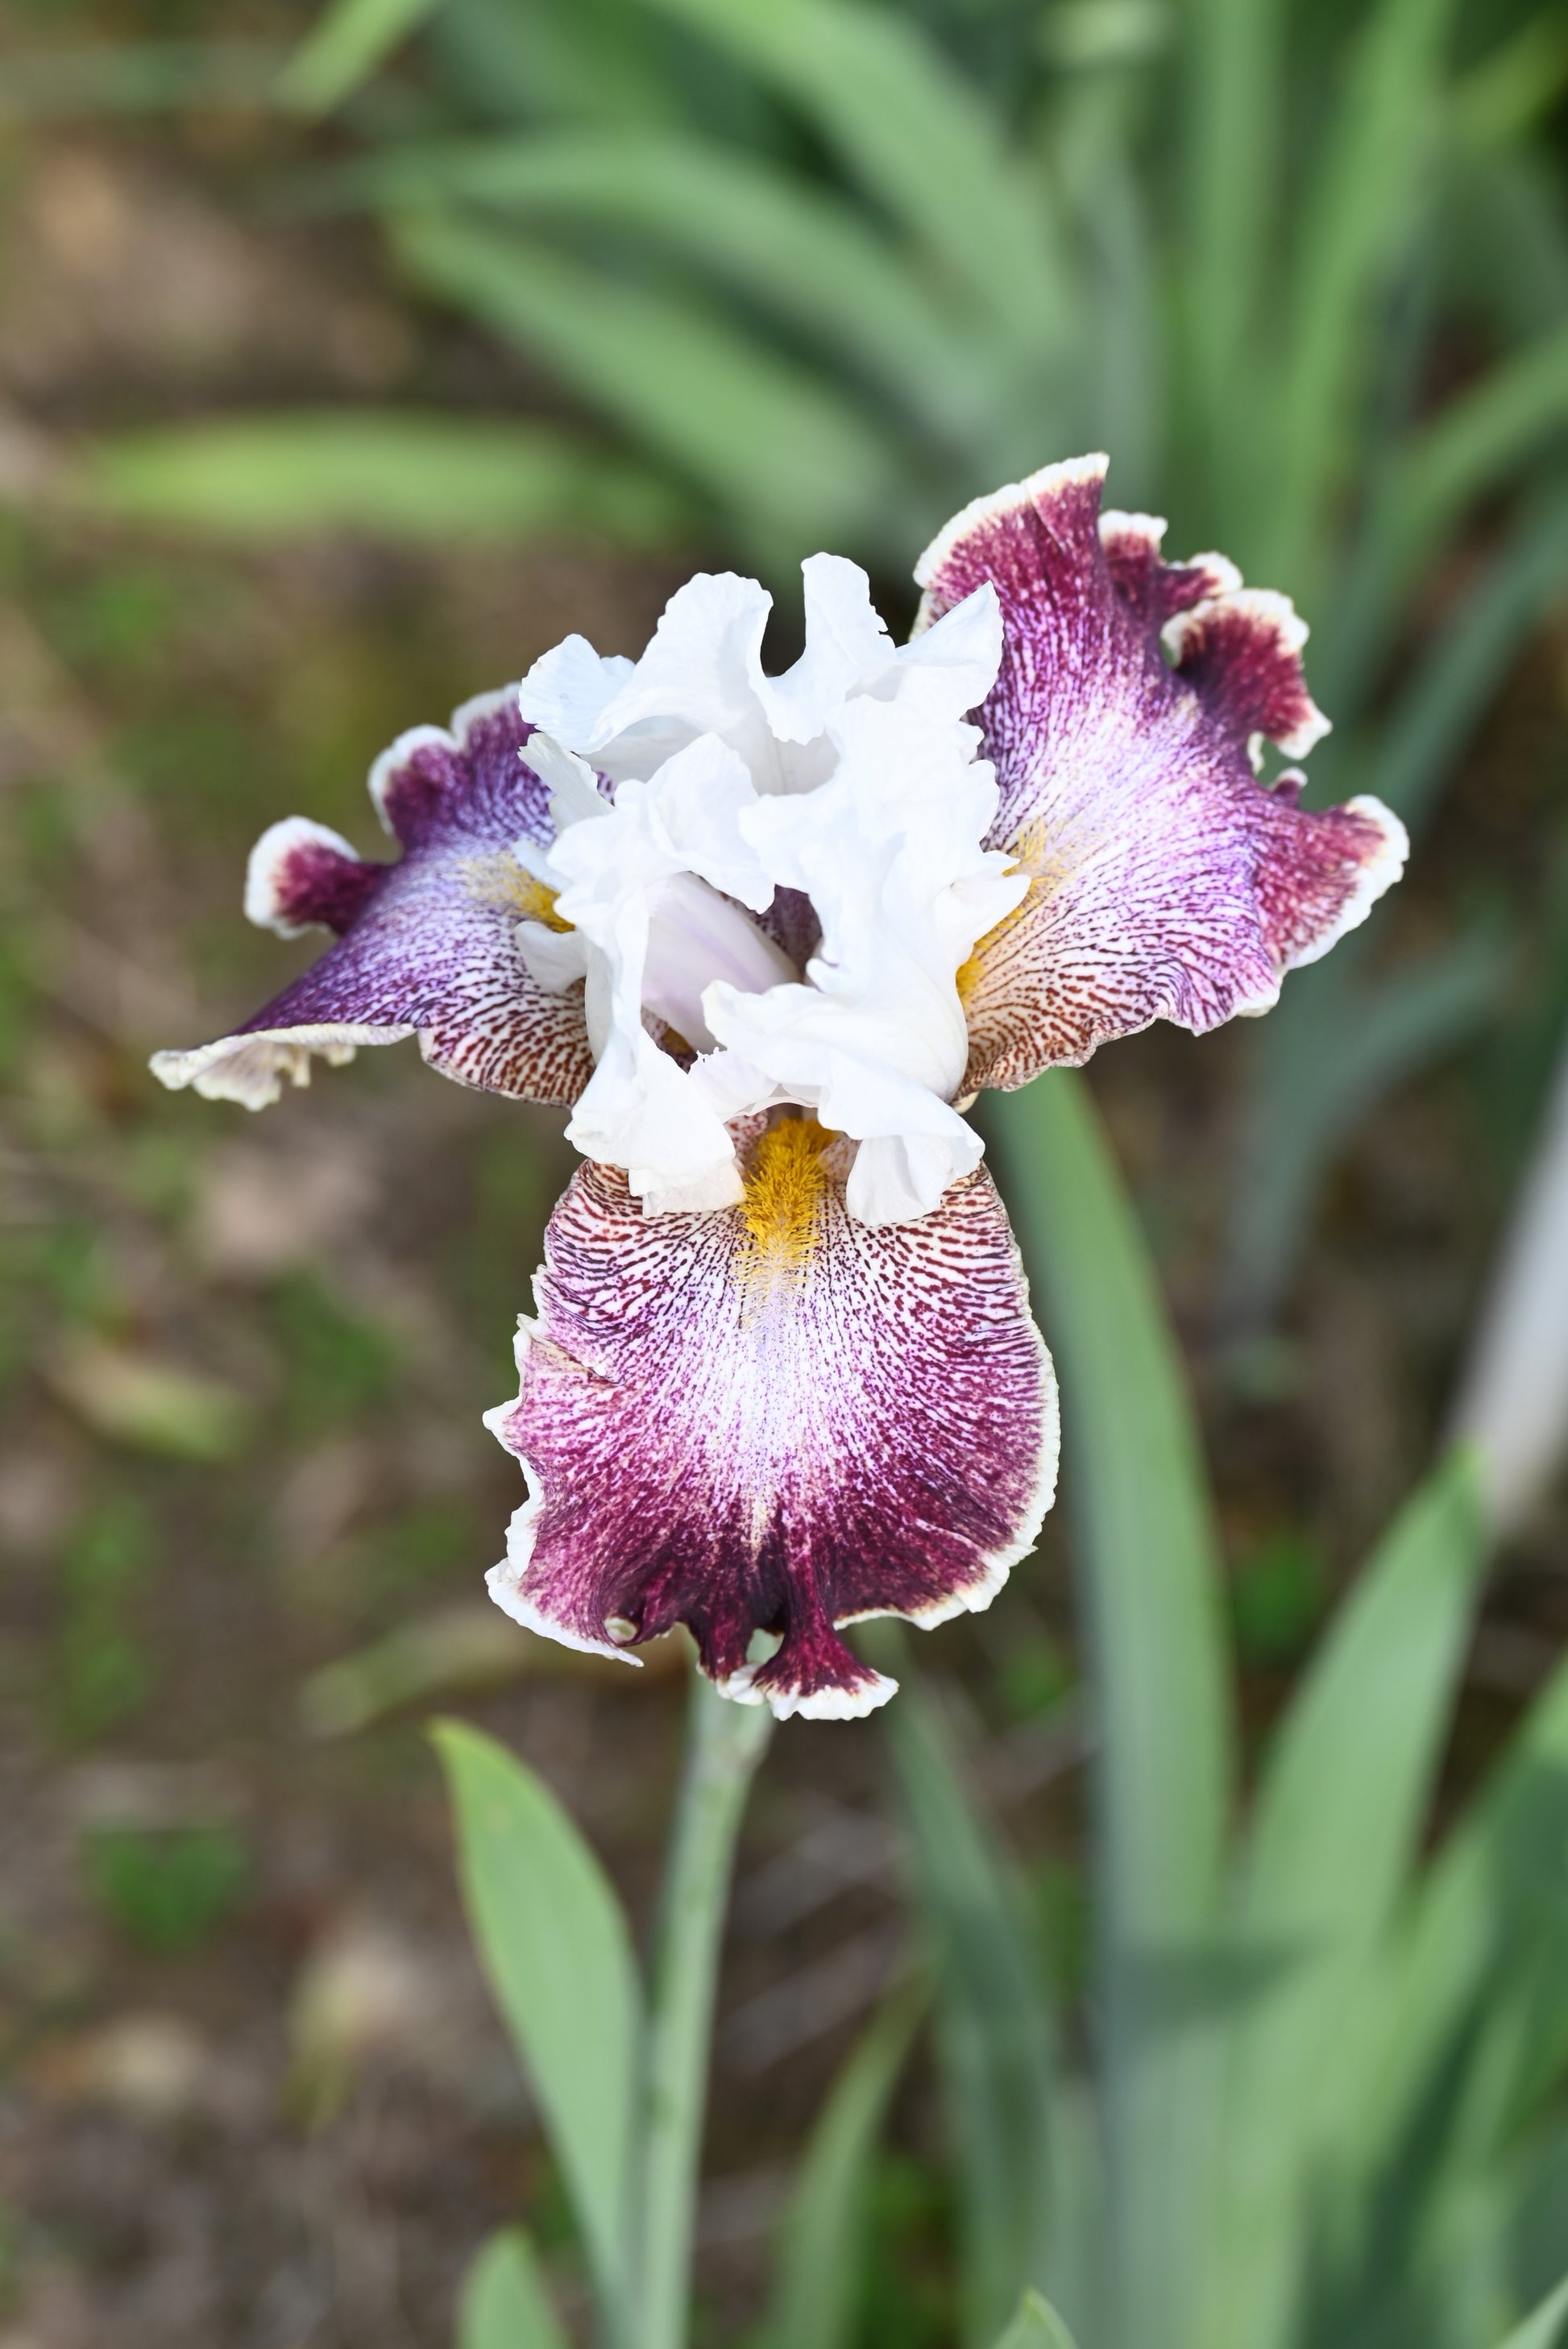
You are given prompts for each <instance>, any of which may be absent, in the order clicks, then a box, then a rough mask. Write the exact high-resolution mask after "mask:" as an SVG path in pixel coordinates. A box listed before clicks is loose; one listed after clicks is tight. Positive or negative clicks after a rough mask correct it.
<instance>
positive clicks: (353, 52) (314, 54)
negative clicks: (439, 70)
mask: <svg viewBox="0 0 1568 2349" xmlns="http://www.w3.org/2000/svg"><path fill="white" fill-rule="evenodd" d="M439 5H440V0H332V5H331V6H330V7H327V8H325V9H324V10H323V11H322V13H321V15H320V16H319V17H318V18H317V19H316V21H315V24H314V25H313V26H311V29H310V31H309V32H308V33H307V34H306V35H305V37H304V40H303V41H302V42H301V43H300V46H299V47H298V48H297V49H296V50H295V51H294V56H293V57H291V58H290V59H289V61H288V64H287V65H286V66H285V67H284V70H283V72H282V73H281V74H280V75H279V76H278V81H277V96H278V97H279V98H281V99H282V101H283V103H284V105H285V106H294V107H297V108H298V109H299V110H300V112H301V113H302V114H326V113H329V112H330V111H331V109H332V108H333V107H335V106H337V105H339V104H340V103H341V102H342V100H343V99H344V98H347V97H348V95H349V94H350V92H351V91H352V90H354V89H355V88H357V86H358V85H359V83H361V82H362V81H365V80H366V79H367V78H369V76H370V75H371V74H373V73H374V72H375V70H376V68H377V66H378V65H379V64H380V63H381V61H382V59H383V58H384V57H387V55H388V53H389V52H390V51H391V50H393V49H395V48H396V47H397V44H398V42H399V41H402V40H406V39H407V36H408V35H409V34H410V33H412V32H414V31H415V30H416V29H417V28H418V26H420V25H422V24H423V23H424V21H425V19H426V17H427V16H432V15H434V13H435V11H436V9H437V8H438V6H439Z"/></svg>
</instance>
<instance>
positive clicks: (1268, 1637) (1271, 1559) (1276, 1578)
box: [1231, 1526, 1328, 1664]
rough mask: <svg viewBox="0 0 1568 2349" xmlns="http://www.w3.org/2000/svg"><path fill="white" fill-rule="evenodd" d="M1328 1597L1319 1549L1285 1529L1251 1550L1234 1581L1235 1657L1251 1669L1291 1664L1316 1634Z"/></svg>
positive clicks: (1307, 1537) (1296, 1532) (1302, 1535)
mask: <svg viewBox="0 0 1568 2349" xmlns="http://www.w3.org/2000/svg"><path fill="white" fill-rule="evenodd" d="M1327 1597H1328V1573H1327V1568H1326V1564H1325V1561H1324V1556H1323V1551H1322V1548H1321V1547H1320V1545H1319V1544H1318V1543H1317V1542H1315V1540H1313V1538H1312V1537H1311V1536H1310V1535H1308V1534H1305V1533H1303V1532H1301V1531H1299V1530H1297V1529H1295V1528H1294V1527H1290V1526H1284V1527H1282V1528H1281V1529H1280V1530H1279V1531H1278V1532H1276V1533H1273V1534H1271V1535H1269V1536H1268V1537H1267V1539H1266V1540H1264V1541H1262V1542H1260V1543H1259V1544H1258V1545H1257V1547H1255V1548H1254V1549H1252V1550H1250V1551H1249V1552H1248V1553H1247V1555H1246V1556H1245V1557H1243V1559H1242V1561H1241V1563H1240V1565H1239V1566H1238V1567H1237V1568H1236V1571H1235V1574H1234V1575H1233V1578H1232V1581H1231V1621H1232V1625H1233V1630H1234V1632H1235V1640H1236V1649H1237V1652H1238V1653H1239V1654H1240V1655H1241V1656H1243V1658H1244V1659H1245V1660H1246V1661H1247V1662H1249V1663H1259V1664H1285V1663H1290V1662H1291V1661H1294V1659H1295V1657H1296V1656H1298V1655H1299V1654H1300V1653H1301V1651H1302V1650H1303V1649H1304V1648H1305V1646H1306V1644H1307V1641H1308V1640H1310V1639H1311V1637H1312V1635H1313V1633H1314V1631H1315V1630H1316V1629H1317V1625H1318V1621H1319V1619H1320V1618H1321V1616H1322V1614H1323V1610H1324V1607H1325V1605H1326V1601H1327Z"/></svg>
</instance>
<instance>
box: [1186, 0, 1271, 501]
mask: <svg viewBox="0 0 1568 2349" xmlns="http://www.w3.org/2000/svg"><path fill="white" fill-rule="evenodd" d="M1283 19H1284V8H1283V6H1282V5H1281V0H1196V5H1193V6H1192V7H1191V12H1190V23H1191V35H1190V45H1191V59H1190V67H1189V70H1190V72H1191V97H1190V98H1189V102H1188V103H1187V104H1186V105H1185V106H1184V107H1183V108H1181V110H1180V113H1179V116H1178V121H1179V124H1180V128H1181V139H1182V144H1183V146H1184V149H1185V154H1184V158H1183V161H1184V166H1185V178H1186V182H1187V185H1186V218H1187V223H1188V226H1187V235H1186V239H1185V243H1184V246H1183V255H1184V260H1183V267H1182V269H1181V274H1180V278H1179V281H1178V282H1179V285H1180V287H1181V292H1182V293H1183V295H1184V296H1185V302H1184V309H1185V320H1184V325H1185V343H1186V357H1187V363H1188V367H1189V368H1190V369H1191V378H1192V382H1193V387H1194V389H1195V391H1196V393H1197V396H1198V400H1199V402H1200V404H1201V409H1202V420H1203V425H1204V428H1205V439H1206V443H1207V449H1208V454H1209V463H1210V468H1211V478H1212V485H1213V491H1214V493H1215V497H1216V502H1217V503H1218V505H1219V509H1220V511H1219V512H1218V513H1217V514H1216V517H1215V518H1216V521H1217V522H1220V523H1222V524H1223V526H1224V527H1226V528H1228V526H1229V512H1228V511H1227V508H1229V507H1232V506H1234V505H1236V504H1238V503H1239V502H1240V501H1241V500H1242V498H1243V497H1245V496H1246V495H1248V494H1250V493H1252V492H1253V483H1252V475H1253V470H1254V464H1255V452H1254V450H1253V449H1252V448H1251V447H1250V446H1249V443H1250V442H1252V441H1253V440H1255V439H1256V432H1255V427H1254V423H1253V414H1252V410H1253V405H1254V402H1255V398H1256V377H1255V372H1254V369H1253V357H1254V354H1255V350H1256V345H1257V339H1258V336H1259V332H1260V328H1261V326H1262V324H1263V321H1262V319H1261V317H1260V315H1259V313H1260V310H1261V307H1262V304H1263V297H1264V292H1265V290H1266V288H1267V286H1268V284H1269V279H1270V275H1271V273H1272V269H1273V267H1274V258H1273V245H1274V236H1275V233H1276V231H1277V222H1278V206H1279V185H1278V181H1279V172H1280V158H1281V154H1282V150H1283V144H1284V142H1283V140H1282V139H1281V135H1280V113H1281V106H1280V98H1281V85H1282V79H1283V75H1282V63H1283V61H1282V55H1281V51H1282V47H1283ZM1249 460H1252V461H1249ZM1222 543H1223V540H1222Z"/></svg>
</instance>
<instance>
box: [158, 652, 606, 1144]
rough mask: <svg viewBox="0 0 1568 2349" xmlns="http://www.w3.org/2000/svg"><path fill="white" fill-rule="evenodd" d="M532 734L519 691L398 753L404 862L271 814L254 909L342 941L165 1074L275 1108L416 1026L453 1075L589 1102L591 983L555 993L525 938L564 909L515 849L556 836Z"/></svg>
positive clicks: (379, 777)
mask: <svg viewBox="0 0 1568 2349" xmlns="http://www.w3.org/2000/svg"><path fill="white" fill-rule="evenodd" d="M528 733H529V729H528V728H527V727H526V726H525V725H524V723H523V721H522V719H521V717H520V716H519V715H518V712H517V708H516V691H515V688H511V687H508V688H505V689H504V690H503V691H501V692H500V693H493V694H487V695H485V696H484V697H483V698H481V699H480V700H477V701H472V702H469V703H467V704H465V706H464V707H463V708H462V709H459V710H458V711H457V712H456V714H455V715H454V717H453V719H452V723H451V726H450V728H449V729H448V728H444V727H435V726H423V727H419V728H417V729H416V730H414V732H412V733H409V734H405V735H403V736H402V737H401V738H400V739H399V740H397V742H395V743H394V744H393V745H392V748H391V749H390V750H387V751H386V752H384V753H383V755H382V757H381V758H380V759H378V760H377V762H376V765H375V767H374V768H373V769H372V770H371V777H370V789H371V796H372V798H373V799H374V801H375V802H376V805H377V810H378V811H379V812H380V814H381V817H382V821H383V823H385V824H386V827H387V830H388V831H389V832H390V833H392V835H393V836H394V838H395V839H396V840H397V841H398V842H399V843H400V844H401V846H402V849H403V854H402V857H401V858H400V860H399V861H398V862H397V864H368V863H366V861H365V860H363V859H361V858H359V857H356V855H355V854H354V851H353V850H352V848H351V847H350V846H349V844H348V843H347V842H346V841H344V840H342V839H340V838H339V836H338V835H337V834H336V833H330V832H328V831H326V829H325V827H324V826H322V825H319V824H315V823H310V822H308V821H307V820H306V819H305V818H304V817H299V816H292V817H289V818H288V819H287V820H286V821H285V822H284V823H279V824H274V825H273V828H272V830H271V831H270V832H269V833H265V834H264V835H263V839H262V840H261V841H260V842H259V843H257V847H256V851H255V854H254V855H253V858H252V861H251V869H250V874H249V878H248V881H247V885H246V893H245V905H246V911H247V912H248V913H249V914H250V916H251V918H252V919H253V921H259V922H263V923H265V924H266V925H267V926H270V927H272V928H275V929H278V930H280V931H282V932H283V933H284V935H285V936H292V935H294V934H295V933H296V932H297V931H299V930H300V929H302V928H304V927H306V926H311V925H313V924H320V925H323V926H326V927H328V928H331V929H335V930H337V931H338V932H339V934H340V935H339V936H338V938H337V940H336V943H335V945H333V946H331V947H328V949H327V951H326V953H325V954H324V955H323V956H322V957H321V959H320V961H319V962H316V963H314V964H313V965H312V966H311V968H310V969H309V970H307V971H305V972H304V975H303V976H302V977H301V978H297V979H296V980H295V981H294V984H293V986H292V987H288V988H284V992H283V994H282V995H280V996H278V997H277V998H276V999H274V1000H273V1002H272V1003H269V1004H268V1005H267V1007H266V1008H265V1009H264V1010H262V1011H258V1012H257V1013H256V1015H255V1017H254V1018H253V1019H248V1020H247V1021H246V1022H245V1023H244V1026H243V1027H242V1028H241V1029H239V1030H236V1032H235V1033H234V1034H233V1035H232V1036H225V1037H221V1038H220V1039H219V1040H217V1042H216V1043H212V1044H205V1045H201V1046H198V1047H197V1048H196V1049H195V1050H191V1051H184V1052H160V1053H159V1054H158V1055H157V1057H156V1058H155V1060H154V1061H153V1068H154V1070H155V1071H156V1072H157V1074H158V1075H159V1076H160V1078H161V1079H162V1080H163V1081H164V1083H165V1084H168V1085H173V1086H181V1085H194V1086H195V1088H196V1090H197V1091H198V1092H201V1093H205V1094H207V1095H208V1096H209V1097H211V1098H212V1099H216V1100H228V1101H237V1102H243V1103H244V1104H245V1105H246V1106H247V1107H248V1108H251V1109H260V1108H262V1107H263V1106H264V1104H265V1103H267V1102H273V1101H276V1100H277V1098H278V1095H279V1093H280V1092H281V1091H282V1088H283V1086H284V1084H285V1083H290V1082H292V1083H294V1084H305V1083H308V1081H309V1078H310V1068H311V1060H312V1055H313V1054H318V1055H320V1056H321V1057H322V1058H324V1059H325V1060H326V1061H328V1062H329V1063H332V1064H336V1063H338V1062H341V1061H346V1060H351V1059H352V1058H353V1055H354V1052H355V1050H356V1047H357V1046H359V1045H360V1044H390V1043H395V1042H397V1040H399V1039H400V1038H402V1037H407V1036H415V1035H417V1036H418V1040H419V1049H420V1050H421V1051H422V1052H423V1053H424V1056H425V1058H426V1060H427V1061H429V1062H430V1064H431V1066H432V1067H433V1068H436V1069H438V1070H439V1071H441V1073H442V1075H443V1076H449V1077H454V1078H456V1079H458V1080H459V1082H461V1083H463V1084H469V1085H477V1086H480V1087H481V1088H482V1089H483V1090H485V1091H486V1092H500V1093H508V1094H511V1095H512V1096H513V1097H514V1098H517V1099H520V1100H526V1101H537V1102H572V1101H574V1100H575V1099H576V1097H577V1095H578V1094H579V1093H580V1092H582V1090H583V1086H584V1085H585V1084H586V1082H587V1081H588V1079H589V1077H590V1076H591V1075H592V1074H593V1055H592V1053H591V1052H590V1050H589V1047H588V1035H587V1030H586V1027H585V1024H584V1020H583V991H582V988H580V987H579V988H573V989H571V990H570V991H568V992H566V993H547V992H546V991H545V989H544V988H542V987H541V986H540V985H539V984H538V983H537V981H536V980H534V979H533V978H531V977H530V975H529V972H528V970H527V968H526V967H525V965H524V963H523V961H522V958H521V955H520V954H519V952H518V948H517V943H516V930H517V925H518V922H519V920H520V918H521V917H522V916H529V915H531V916H548V912H549V905H548V893H546V892H543V891H542V889H541V888H540V885H539V884H538V883H537V882H534V881H532V880H531V878H530V877H529V875H528V874H527V873H526V872H525V871H524V870H523V868H522V866H521V864H519V862H518V860H517V858H516V857H515V856H514V855H513V854H512V843H513V842H514V841H516V840H517V839H519V838H520V837H522V838H528V839H531V840H534V841H537V842H541V843H544V842H547V841H548V840H549V839H550V838H551V837H552V829H553V827H552V823H551V818H550V808H549V793H548V792H547V791H546V789H545V787H544V785H543V784H542V782H541V781H540V780H539V778H538V776H537V775H535V774H534V772H533V771H532V770H531V768H530V767H528V766H526V765H525V764H524V763H523V761H522V759H521V757H520V756H519V753H520V751H521V749H522V745H523V743H524V742H525V740H527V737H528Z"/></svg>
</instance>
